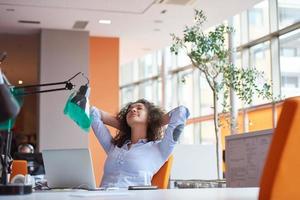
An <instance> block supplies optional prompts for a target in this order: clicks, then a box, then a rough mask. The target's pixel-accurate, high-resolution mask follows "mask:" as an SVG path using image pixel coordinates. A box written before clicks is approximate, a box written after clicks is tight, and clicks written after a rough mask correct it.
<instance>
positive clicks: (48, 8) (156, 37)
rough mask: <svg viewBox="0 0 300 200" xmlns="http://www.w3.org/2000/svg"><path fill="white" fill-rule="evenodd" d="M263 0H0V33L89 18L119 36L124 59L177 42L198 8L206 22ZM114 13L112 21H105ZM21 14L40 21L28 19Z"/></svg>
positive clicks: (98, 29)
mask: <svg viewBox="0 0 300 200" xmlns="http://www.w3.org/2000/svg"><path fill="white" fill-rule="evenodd" d="M259 1H261V0H247V1H242V0H223V1H220V0H0V33H13V34H30V33H35V32H39V30H40V29H41V28H51V29H72V27H73V25H74V23H75V21H88V24H87V26H86V27H85V29H84V30H87V31H89V32H90V35H91V36H104V37H119V38H120V64H125V63H127V62H130V61H132V60H133V59H135V58H137V57H140V56H142V55H145V54H147V53H150V52H152V51H154V50H157V49H160V48H163V47H165V46H167V45H169V44H171V37H170V33H176V34H180V33H181V32H182V30H183V28H184V26H185V25H188V24H191V23H192V22H193V14H194V12H193V10H194V8H198V9H202V10H204V11H205V13H206V15H207V17H208V22H207V24H206V27H209V26H212V25H215V24H217V23H220V22H222V21H223V20H224V19H226V18H228V17H230V16H233V15H235V14H237V13H239V12H241V11H243V10H245V9H247V8H249V7H251V6H253V5H254V4H256V3H257V2H259ZM99 19H109V20H111V24H110V25H107V24H99V23H98V20H99ZM19 20H29V21H39V22H40V23H39V24H22V23H19V22H18V21H19Z"/></svg>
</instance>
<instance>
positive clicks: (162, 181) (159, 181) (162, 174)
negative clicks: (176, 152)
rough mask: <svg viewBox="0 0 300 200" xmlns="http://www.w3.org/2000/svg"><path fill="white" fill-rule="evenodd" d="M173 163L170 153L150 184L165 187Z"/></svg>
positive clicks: (160, 187) (166, 186)
mask: <svg viewBox="0 0 300 200" xmlns="http://www.w3.org/2000/svg"><path fill="white" fill-rule="evenodd" d="M172 163H173V155H170V157H169V158H168V160H167V161H166V162H165V164H164V165H163V166H162V167H161V168H160V169H159V170H158V172H157V173H156V174H155V175H154V176H153V178H152V181H151V182H152V185H156V186H157V187H158V188H159V189H167V188H168V184H169V178H170V173H171V168H172Z"/></svg>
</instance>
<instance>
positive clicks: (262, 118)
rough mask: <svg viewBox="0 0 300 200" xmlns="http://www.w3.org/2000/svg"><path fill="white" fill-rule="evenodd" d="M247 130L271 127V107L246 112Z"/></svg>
mask: <svg viewBox="0 0 300 200" xmlns="http://www.w3.org/2000/svg"><path fill="white" fill-rule="evenodd" d="M248 119H249V121H250V122H249V132H251V131H259V130H265V129H271V128H273V118H272V108H263V109H259V110H255V111H250V112H248Z"/></svg>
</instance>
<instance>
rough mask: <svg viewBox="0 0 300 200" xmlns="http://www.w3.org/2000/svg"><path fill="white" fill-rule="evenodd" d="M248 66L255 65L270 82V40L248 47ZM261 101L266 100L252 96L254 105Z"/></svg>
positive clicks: (261, 102)
mask: <svg viewBox="0 0 300 200" xmlns="http://www.w3.org/2000/svg"><path fill="white" fill-rule="evenodd" d="M250 67H255V68H256V69H257V70H258V71H260V72H262V73H263V75H264V77H265V78H266V80H267V81H268V82H269V83H270V82H271V55H270V42H264V43H261V44H258V45H255V46H253V47H251V48H250ZM263 103H267V100H263V99H259V98H258V97H257V96H255V97H254V100H253V104H254V105H257V104H263Z"/></svg>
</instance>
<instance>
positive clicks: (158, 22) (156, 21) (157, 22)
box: [154, 19, 163, 24]
mask: <svg viewBox="0 0 300 200" xmlns="http://www.w3.org/2000/svg"><path fill="white" fill-rule="evenodd" d="M154 23H156V24H161V23H163V21H162V20H159V19H156V20H154Z"/></svg>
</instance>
